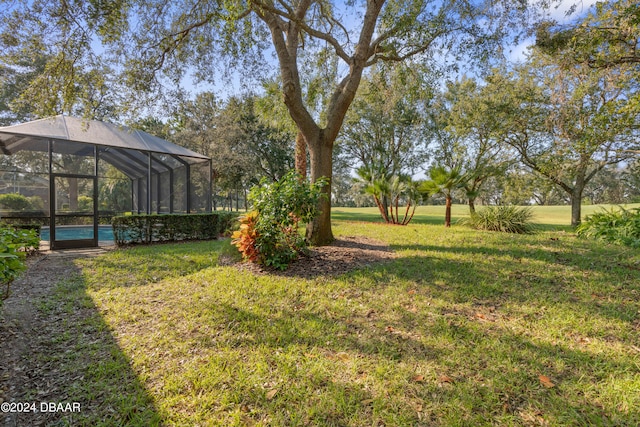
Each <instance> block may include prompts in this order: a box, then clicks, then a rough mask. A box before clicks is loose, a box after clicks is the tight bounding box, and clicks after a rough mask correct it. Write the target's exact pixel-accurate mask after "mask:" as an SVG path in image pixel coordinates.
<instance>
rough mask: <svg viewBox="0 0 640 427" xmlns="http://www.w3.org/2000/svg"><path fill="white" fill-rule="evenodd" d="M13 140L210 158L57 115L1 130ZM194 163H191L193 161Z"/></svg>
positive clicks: (108, 126)
mask: <svg viewBox="0 0 640 427" xmlns="http://www.w3.org/2000/svg"><path fill="white" fill-rule="evenodd" d="M14 136H21V137H23V138H33V139H45V138H46V139H57V140H68V141H75V142H81V143H87V144H97V145H102V146H106V147H117V148H124V149H130V150H138V151H145V152H152V153H163V154H171V155H174V156H180V157H187V158H190V159H193V160H195V161H199V160H200V159H201V160H209V158H208V157H206V156H203V155H202V154H198V153H196V152H194V151H191V150H189V149H187V148H184V147H180V146H179V145H175V144H172V143H171V142H169V141H165V140H164V139H161V138H158V137H156V136H153V135H151V134H148V133H146V132H143V131H141V130H135V129H130V128H128V127H126V126H117V125H114V124H111V123H105V122H100V121H97V120H84V119H80V118H77V117H69V116H64V115H58V116H54V117H50V118H46V119H40V120H34V121H32V122H27V123H22V124H19V125H14V126H7V127H0V141H2V142H4V141H7V140H9V139H11V138H12V137H14ZM193 160H192V161H193Z"/></svg>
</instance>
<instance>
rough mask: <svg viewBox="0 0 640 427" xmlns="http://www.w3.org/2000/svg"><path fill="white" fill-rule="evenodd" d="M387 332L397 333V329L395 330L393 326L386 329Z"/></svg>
mask: <svg viewBox="0 0 640 427" xmlns="http://www.w3.org/2000/svg"><path fill="white" fill-rule="evenodd" d="M384 330H385V331H387V332H393V331H395V329H394V328H393V326H387V327H386V328H384Z"/></svg>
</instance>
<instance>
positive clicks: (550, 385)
mask: <svg viewBox="0 0 640 427" xmlns="http://www.w3.org/2000/svg"><path fill="white" fill-rule="evenodd" d="M538 379H540V384H542V385H543V386H545V387H546V388H553V387H555V386H556V385H555V384H554V383H553V381H551V378H549V377H548V376H546V375H540V376H538Z"/></svg>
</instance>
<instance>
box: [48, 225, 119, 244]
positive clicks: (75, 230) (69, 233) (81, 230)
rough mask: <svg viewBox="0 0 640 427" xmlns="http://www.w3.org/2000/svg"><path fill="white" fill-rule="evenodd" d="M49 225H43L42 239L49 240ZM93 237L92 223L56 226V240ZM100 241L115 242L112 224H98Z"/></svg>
mask: <svg viewBox="0 0 640 427" xmlns="http://www.w3.org/2000/svg"><path fill="white" fill-rule="evenodd" d="M49 238H50V234H49V227H42V230H40V240H46V241H49ZM82 239H93V227H92V226H90V225H63V226H58V227H56V240H82ZM98 241H99V242H111V243H113V228H112V227H111V226H110V225H99V226H98Z"/></svg>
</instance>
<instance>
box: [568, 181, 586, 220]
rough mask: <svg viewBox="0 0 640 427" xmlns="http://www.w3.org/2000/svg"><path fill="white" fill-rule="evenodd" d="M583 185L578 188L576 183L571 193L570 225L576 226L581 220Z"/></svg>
mask: <svg viewBox="0 0 640 427" xmlns="http://www.w3.org/2000/svg"><path fill="white" fill-rule="evenodd" d="M583 190H584V187H581V188H579V187H578V186H577V185H576V186H575V187H574V189H573V192H572V193H571V226H572V227H577V226H578V225H580V223H581V222H582V219H581V215H582V191H583Z"/></svg>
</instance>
